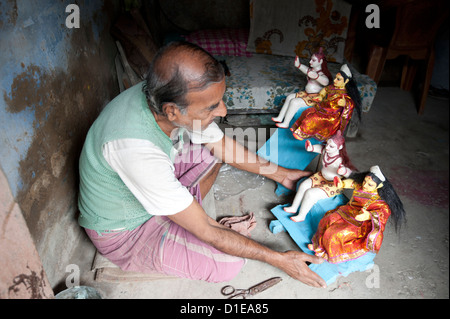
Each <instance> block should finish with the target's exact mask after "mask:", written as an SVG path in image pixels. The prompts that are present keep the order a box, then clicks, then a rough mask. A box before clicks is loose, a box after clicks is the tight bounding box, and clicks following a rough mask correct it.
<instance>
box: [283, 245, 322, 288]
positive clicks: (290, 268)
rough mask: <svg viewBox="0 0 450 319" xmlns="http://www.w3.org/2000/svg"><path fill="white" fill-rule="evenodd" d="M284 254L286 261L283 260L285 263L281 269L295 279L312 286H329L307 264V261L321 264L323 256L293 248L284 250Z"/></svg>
mask: <svg viewBox="0 0 450 319" xmlns="http://www.w3.org/2000/svg"><path fill="white" fill-rule="evenodd" d="M282 254H283V258H285V261H284V262H283V265H282V266H281V267H280V269H281V270H283V271H284V272H285V273H287V274H288V275H289V276H291V277H292V278H294V279H297V280H300V281H301V282H303V283H304V284H306V285H308V286H311V287H321V288H326V287H327V284H326V282H325V280H323V279H322V278H321V277H320V276H319V275H318V274H316V273H315V272H314V271H312V270H311V269H310V268H309V267H308V265H307V264H306V262H310V263H313V264H321V263H322V262H323V261H324V259H323V258H320V257H317V256H314V255H308V254H306V253H302V252H298V251H293V250H291V251H287V252H284V253H282Z"/></svg>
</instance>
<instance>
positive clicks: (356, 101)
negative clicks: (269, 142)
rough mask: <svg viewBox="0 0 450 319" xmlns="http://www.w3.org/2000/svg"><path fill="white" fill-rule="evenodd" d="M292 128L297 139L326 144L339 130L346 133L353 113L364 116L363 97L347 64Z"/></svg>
mask: <svg viewBox="0 0 450 319" xmlns="http://www.w3.org/2000/svg"><path fill="white" fill-rule="evenodd" d="M313 100H314V101H315V102H316V104H314V105H313V106H312V107H310V108H308V109H306V110H305V111H304V112H303V113H302V115H301V116H300V117H299V118H298V119H297V121H295V123H294V125H293V126H292V127H291V128H290V129H291V131H292V132H293V135H294V137H295V138H296V139H299V140H304V139H308V138H311V137H314V138H316V139H317V140H319V141H326V140H328V139H329V138H330V137H331V136H333V135H334V134H336V132H337V131H338V130H340V131H341V132H343V133H344V132H345V129H346V127H347V125H348V123H349V122H350V119H351V117H352V115H353V112H354V110H356V112H357V115H358V117H360V116H361V97H360V94H359V91H358V88H357V87H356V83H355V81H354V79H353V76H352V73H351V72H350V69H349V67H348V66H347V65H346V64H344V65H343V66H342V67H341V70H340V71H339V73H338V74H336V77H335V79H334V81H333V85H328V86H327V87H325V88H323V89H322V90H321V91H320V93H319V95H318V96H317V97H315V98H313Z"/></svg>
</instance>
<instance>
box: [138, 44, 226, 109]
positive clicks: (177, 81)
mask: <svg viewBox="0 0 450 319" xmlns="http://www.w3.org/2000/svg"><path fill="white" fill-rule="evenodd" d="M182 54H189V55H190V56H192V58H193V59H198V61H199V62H201V64H202V65H203V70H202V73H201V75H200V76H198V77H196V78H194V79H188V78H187V77H186V74H185V73H184V72H183V70H184V69H183V61H182V59H180V57H181V56H182ZM224 77H225V74H224V70H223V67H222V65H221V64H220V63H219V61H217V60H216V59H215V58H214V57H213V56H212V55H211V54H209V53H208V52H207V51H205V50H204V49H202V48H201V47H199V46H197V45H195V44H192V43H189V42H178V41H177V42H171V43H169V44H167V45H166V46H164V47H162V48H161V49H160V50H159V51H158V53H157V54H156V56H155V57H154V59H153V61H152V63H151V65H150V69H149V72H148V75H147V77H146V79H145V84H144V87H143V91H144V93H145V96H146V98H147V103H148V105H149V107H150V109H151V110H153V111H154V112H155V113H157V114H160V115H165V114H164V110H163V105H164V104H166V103H174V104H175V105H177V107H178V108H179V109H180V111H181V112H183V113H184V112H185V111H186V107H187V106H188V104H189V101H187V99H186V95H187V94H188V93H189V92H190V91H196V90H198V91H201V90H204V89H206V88H207V87H208V86H209V85H210V84H212V83H218V82H220V81H222V80H223V78H224Z"/></svg>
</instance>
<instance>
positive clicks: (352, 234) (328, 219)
mask: <svg viewBox="0 0 450 319" xmlns="http://www.w3.org/2000/svg"><path fill="white" fill-rule="evenodd" d="M335 180H336V181H335V183H336V185H337V186H338V187H344V188H352V189H353V196H352V198H351V199H350V201H349V202H348V204H346V205H343V206H339V207H337V208H336V209H333V210H330V211H328V212H327V213H326V214H325V215H324V217H323V218H322V219H321V221H320V223H319V226H318V229H317V232H316V234H315V235H314V236H313V238H312V244H309V245H308V248H309V249H310V250H312V251H314V252H315V254H316V256H320V257H323V258H324V259H326V260H327V261H328V262H330V263H340V262H344V261H348V260H353V259H356V258H358V257H361V256H363V255H364V254H366V253H368V252H373V253H378V251H379V250H380V247H381V244H382V242H383V232H384V229H385V226H386V222H387V221H388V218H389V216H391V215H392V218H393V221H394V226H395V229H396V230H397V229H398V227H399V226H400V225H401V223H403V222H404V221H405V211H404V209H403V204H402V202H401V200H400V198H399V197H398V195H397V193H396V192H395V190H394V188H393V187H392V185H391V183H390V182H389V181H388V180H387V179H386V177H385V176H384V175H383V173H382V172H381V170H380V168H379V167H378V166H373V167H371V168H370V171H369V172H365V173H357V174H351V175H350V178H348V179H345V180H343V181H341V180H340V179H339V177H335Z"/></svg>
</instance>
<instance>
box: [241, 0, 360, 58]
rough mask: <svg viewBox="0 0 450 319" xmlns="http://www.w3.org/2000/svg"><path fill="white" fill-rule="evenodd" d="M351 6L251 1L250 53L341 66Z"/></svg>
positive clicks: (323, 0)
mask: <svg viewBox="0 0 450 319" xmlns="http://www.w3.org/2000/svg"><path fill="white" fill-rule="evenodd" d="M350 11H351V5H350V4H349V3H346V2H345V1H344V0H302V1H292V0H277V1H273V0H257V1H255V0H251V1H250V35H249V39H248V45H247V50H248V51H250V52H255V53H265V54H276V55H284V56H292V57H295V56H296V55H298V56H299V57H301V58H306V59H309V58H311V55H312V54H314V53H316V52H317V51H318V49H319V47H322V48H323V49H324V51H325V53H326V57H327V61H328V62H338V63H342V62H343V60H344V49H345V39H346V37H347V28H348V22H349V17H350Z"/></svg>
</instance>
